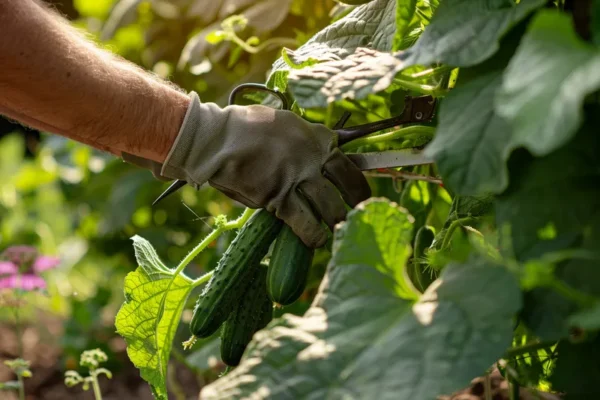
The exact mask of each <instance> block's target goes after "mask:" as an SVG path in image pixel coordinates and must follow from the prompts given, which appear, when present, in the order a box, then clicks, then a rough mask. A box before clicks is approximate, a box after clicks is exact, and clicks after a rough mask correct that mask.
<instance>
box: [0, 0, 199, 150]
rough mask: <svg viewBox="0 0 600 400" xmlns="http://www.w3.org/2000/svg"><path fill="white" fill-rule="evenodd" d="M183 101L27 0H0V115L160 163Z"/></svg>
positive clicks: (181, 112) (171, 89)
mask: <svg viewBox="0 0 600 400" xmlns="http://www.w3.org/2000/svg"><path fill="white" fill-rule="evenodd" d="M189 101H190V100H189V97H188V96H187V95H186V94H185V93H182V92H180V91H179V90H177V89H176V88H174V87H173V86H172V85H170V84H168V83H166V82H164V81H161V80H159V79H157V78H155V77H154V76H152V75H151V74H149V73H147V72H145V71H143V70H141V69H140V68H138V67H137V66H135V65H134V64H132V63H129V62H127V61H125V60H122V59H119V58H118V57H117V56H115V55H113V54H111V53H110V52H108V51H105V50H102V49H100V48H98V47H97V46H95V45H94V44H93V43H92V42H90V41H88V40H87V39H86V38H84V37H83V35H82V34H81V33H79V32H78V31H76V30H75V29H74V28H72V27H71V26H70V25H69V24H68V23H67V22H66V21H65V20H63V19H62V18H61V17H60V16H58V15H56V14H55V13H54V12H52V11H50V10H48V9H47V8H46V7H45V6H43V5H41V4H39V3H37V2H35V1H33V0H0V114H3V115H6V116H8V117H9V118H13V119H15V120H17V121H19V122H22V123H24V124H26V125H29V126H31V127H34V128H37V129H41V130H45V131H48V132H52V133H55V134H59V135H62V136H65V137H68V138H71V139H74V140H77V141H79V142H82V143H85V144H88V145H91V146H93V147H96V148H99V149H102V150H105V151H109V152H111V153H113V154H115V155H117V156H121V155H122V153H123V152H127V153H131V154H134V155H137V156H140V157H144V158H146V159H149V160H153V161H156V162H163V161H164V159H165V158H166V156H167V153H168V152H169V149H170V148H171V145H172V143H173V141H174V140H175V137H176V136H177V134H178V132H179V128H180V126H181V123H182V121H183V117H184V115H185V113H186V110H187V108H188V105H189Z"/></svg>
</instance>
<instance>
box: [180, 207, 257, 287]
mask: <svg viewBox="0 0 600 400" xmlns="http://www.w3.org/2000/svg"><path fill="white" fill-rule="evenodd" d="M255 211H256V210H252V209H250V208H246V209H245V210H244V212H243V213H242V215H240V216H239V217H238V218H237V219H235V220H233V221H230V222H227V223H225V224H223V225H221V226H219V227H217V228H215V229H214V230H213V231H212V232H211V233H209V234H208V236H206V237H205V238H204V239H202V241H201V242H200V243H198V244H197V245H196V247H194V248H193V249H192V251H190V252H189V253H188V255H187V256H185V258H184V259H183V260H181V262H180V263H179V265H178V266H177V268H176V269H175V272H174V274H173V275H179V274H180V273H181V272H182V271H183V270H184V269H185V267H187V266H188V264H189V263H190V262H192V260H193V259H194V258H196V256H197V255H198V254H200V253H201V252H202V250H204V249H205V248H206V247H207V246H208V245H209V244H211V243H212V242H213V241H214V240H215V239H217V238H218V237H219V236H220V235H221V234H222V233H223V232H225V231H229V230H231V229H236V228H240V227H241V226H243V225H244V224H245V223H246V221H248V219H250V217H251V216H252V214H254V212H255ZM204 276H206V275H204ZM204 276H202V277H200V278H199V279H202V278H203V277H204Z"/></svg>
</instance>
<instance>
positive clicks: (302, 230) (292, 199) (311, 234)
mask: <svg viewBox="0 0 600 400" xmlns="http://www.w3.org/2000/svg"><path fill="white" fill-rule="evenodd" d="M275 215H276V216H277V218H279V219H282V220H283V221H284V222H285V223H286V224H288V225H289V227H290V228H292V230H293V231H294V233H295V234H296V235H298V237H299V238H300V239H301V240H302V241H303V242H304V244H305V245H307V246H308V247H310V248H318V247H321V246H323V245H324V244H325V242H326V241H327V228H325V227H324V226H323V225H321V223H320V221H319V219H318V218H317V216H316V215H315V214H314V212H313V210H312V209H311V207H310V205H309V204H308V202H307V201H306V200H304V199H303V198H302V197H301V196H299V194H298V193H296V192H293V193H290V194H289V195H288V196H287V198H286V199H285V200H284V202H283V204H282V205H281V206H279V208H277V210H276V211H275Z"/></svg>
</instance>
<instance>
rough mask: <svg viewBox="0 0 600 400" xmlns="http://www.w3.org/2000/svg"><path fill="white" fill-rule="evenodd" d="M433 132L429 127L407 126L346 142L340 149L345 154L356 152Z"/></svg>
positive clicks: (431, 134)
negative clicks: (370, 146) (382, 143)
mask: <svg viewBox="0 0 600 400" xmlns="http://www.w3.org/2000/svg"><path fill="white" fill-rule="evenodd" d="M434 132H435V128H433V127H431V126H421V125H413V126H407V127H406V128H400V129H398V130H396V131H393V132H388V133H382V134H379V135H375V136H366V137H362V138H358V139H355V140H353V141H351V142H348V143H346V144H345V145H343V146H341V149H342V151H344V152H346V151H350V150H356V149H357V148H359V147H362V146H366V145H370V144H376V143H381V142H387V141H390V140H395V139H400V138H402V137H405V136H408V135H413V134H419V135H423V136H433V134H434Z"/></svg>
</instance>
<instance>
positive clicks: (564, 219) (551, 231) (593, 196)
mask: <svg viewBox="0 0 600 400" xmlns="http://www.w3.org/2000/svg"><path fill="white" fill-rule="evenodd" d="M595 115H597V108H596V109H594V110H591V111H590V112H589V113H588V119H590V121H589V123H588V124H586V126H584V127H583V128H582V129H581V130H580V132H579V134H578V135H577V137H576V138H575V140H574V141H572V142H571V143H570V144H569V145H568V146H565V147H563V148H562V149H560V150H558V151H556V152H554V153H552V154H550V155H548V156H546V157H541V158H534V157H532V156H531V155H529V154H525V152H518V153H515V154H514V156H513V157H512V158H511V160H510V162H509V170H510V181H511V182H510V186H509V187H508V189H507V191H506V192H505V193H503V194H502V195H500V196H499V197H498V199H497V202H496V217H497V218H496V219H497V224H498V226H499V227H500V229H502V230H503V231H504V229H505V228H507V227H510V235H509V236H508V237H505V236H504V235H503V236H502V238H503V239H504V240H503V245H502V247H503V251H504V252H506V253H508V255H509V256H514V257H516V258H517V259H518V260H521V261H525V260H530V259H533V260H535V259H538V258H540V257H543V256H547V253H552V252H554V253H556V252H563V254H564V251H567V250H572V249H580V251H582V250H585V253H584V254H585V255H586V256H585V257H583V256H582V258H575V259H573V260H571V261H568V258H567V261H565V262H563V263H560V264H559V265H558V266H557V268H556V271H555V275H556V276H557V277H559V278H560V279H561V280H563V282H564V283H566V284H568V285H570V286H571V287H573V288H574V289H576V290H579V291H582V292H585V293H587V294H590V295H596V296H600V270H598V259H600V253H599V252H598V248H597V243H598V240H600V162H599V160H598V157H597V154H598V151H599V150H600V137H598V135H597V132H596V128H595V127H596V126H598V125H597V124H598V118H597V117H594V116H595ZM556 254H561V253H556ZM594 254H595V255H594ZM525 300H526V302H525V308H524V313H523V317H524V321H525V322H526V324H527V325H528V326H529V327H530V328H532V329H533V330H534V332H535V333H536V334H537V335H539V336H541V337H543V338H545V339H558V338H561V337H565V336H567V334H568V330H569V323H568V317H569V316H570V315H571V314H572V313H573V312H575V311H576V310H577V307H576V304H574V303H573V302H572V301H569V300H568V299H567V298H565V297H564V296H562V295H560V294H558V293H556V292H554V291H552V290H550V289H535V290H533V291H532V292H531V293H529V294H528V295H527V296H526V298H525Z"/></svg>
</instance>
